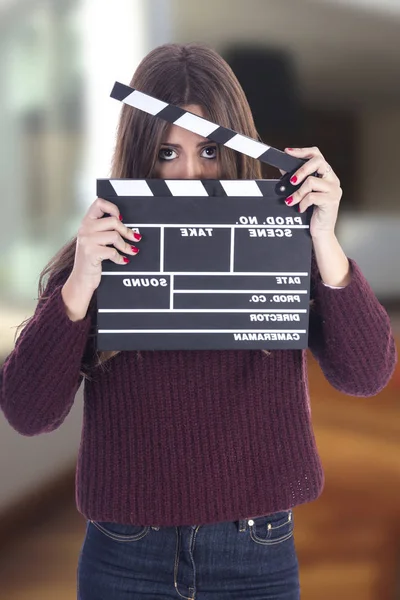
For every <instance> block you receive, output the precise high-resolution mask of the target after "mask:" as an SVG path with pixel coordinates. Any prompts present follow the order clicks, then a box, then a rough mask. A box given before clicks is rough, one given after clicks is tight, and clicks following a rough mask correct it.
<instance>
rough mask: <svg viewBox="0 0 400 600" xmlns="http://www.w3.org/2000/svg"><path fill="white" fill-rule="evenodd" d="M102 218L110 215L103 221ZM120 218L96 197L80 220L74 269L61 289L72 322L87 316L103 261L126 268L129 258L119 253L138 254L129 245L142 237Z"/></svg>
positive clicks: (116, 210) (113, 205)
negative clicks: (109, 261)
mask: <svg viewBox="0 0 400 600" xmlns="http://www.w3.org/2000/svg"><path fill="white" fill-rule="evenodd" d="M103 215H109V216H106V217H104V218H102V217H103ZM121 219H122V217H121V216H120V214H119V209H118V207H117V206H116V205H115V204H113V203H112V202H109V201H108V200H104V199H103V198H96V200H95V201H94V202H93V204H92V205H91V206H90V207H89V210H88V211H87V213H86V215H85V216H84V218H83V220H82V223H81V226H80V228H79V231H78V235H77V242H76V251H75V261H74V266H73V269H72V272H71V274H70V276H69V278H68V279H67V281H66V283H65V284H64V287H63V290H62V296H63V300H64V304H65V305H66V309H67V314H68V316H69V317H70V319H71V320H73V321H77V320H79V319H83V318H84V316H85V315H86V312H87V308H88V306H89V302H90V299H91V297H92V295H93V293H94V291H95V290H96V289H97V288H98V286H99V284H100V280H101V270H102V261H103V260H106V259H108V260H111V261H113V262H114V263H116V264H121V265H125V264H126V263H127V262H129V259H127V258H126V257H125V256H122V255H121V254H120V252H123V253H124V254H128V255H131V256H135V255H136V254H138V252H139V249H138V248H137V247H136V246H135V245H132V243H131V242H139V241H140V240H141V235H140V234H138V233H134V232H133V231H132V230H131V229H129V228H128V227H125V225H124V224H123V223H122V221H121ZM125 239H126V240H129V242H128V243H127V242H126V241H125Z"/></svg>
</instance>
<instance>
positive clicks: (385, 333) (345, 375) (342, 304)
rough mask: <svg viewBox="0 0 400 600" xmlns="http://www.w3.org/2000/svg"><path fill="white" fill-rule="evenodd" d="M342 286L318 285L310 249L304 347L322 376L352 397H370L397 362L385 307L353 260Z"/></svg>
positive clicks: (319, 280) (320, 281) (314, 262)
mask: <svg viewBox="0 0 400 600" xmlns="http://www.w3.org/2000/svg"><path fill="white" fill-rule="evenodd" d="M349 262H350V268H351V281H350V283H349V284H348V285H347V286H346V287H344V288H342V289H332V288H330V287H328V286H326V285H324V284H323V282H322V280H321V276H320V274H319V270H318V266H317V263H316V260H315V256H314V253H313V260H312V270H311V300H312V302H311V307H310V328H309V348H310V350H311V352H312V353H313V355H314V357H315V358H316V359H317V361H318V363H319V365H320V367H321V369H322V371H323V373H324V375H325V377H326V379H327V380H328V381H329V383H330V384H331V385H333V387H335V388H336V389H338V390H339V391H341V392H343V393H345V394H350V395H352V396H364V397H366V396H374V395H376V394H378V393H379V392H380V391H381V390H382V389H383V388H384V387H385V386H386V384H387V383H388V382H389V380H390V378H391V376H392V374H393V372H394V369H395V366H396V362H397V351H396V345H395V341H394V337H393V333H392V329H391V325H390V320H389V316H388V314H387V312H386V311H385V309H384V308H383V306H382V305H381V304H380V303H379V301H378V299H377V298H376V296H375V294H374V292H373V291H372V289H371V287H370V285H369V283H368V282H367V280H366V279H365V277H364V276H363V274H362V272H361V270H360V268H359V267H358V265H357V264H356V262H355V261H354V260H352V259H349Z"/></svg>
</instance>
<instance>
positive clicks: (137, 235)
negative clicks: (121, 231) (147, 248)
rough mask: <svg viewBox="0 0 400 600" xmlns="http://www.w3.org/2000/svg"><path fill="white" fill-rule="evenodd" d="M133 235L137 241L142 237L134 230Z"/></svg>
mask: <svg viewBox="0 0 400 600" xmlns="http://www.w3.org/2000/svg"><path fill="white" fill-rule="evenodd" d="M133 235H134V236H135V240H136V241H137V242H140V240H141V239H142V236H141V235H140V233H136V231H134V232H133Z"/></svg>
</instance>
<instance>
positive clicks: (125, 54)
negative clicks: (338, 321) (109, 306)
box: [0, 0, 168, 511]
mask: <svg viewBox="0 0 400 600" xmlns="http://www.w3.org/2000/svg"><path fill="white" fill-rule="evenodd" d="M157 2H161V4H162V0H113V2H99V1H98V0H84V1H83V2H82V14H81V16H80V22H81V23H82V38H83V40H84V56H83V66H84V82H85V87H86V97H85V103H86V114H85V128H86V131H85V133H86V140H87V145H86V149H85V158H84V160H83V164H82V176H81V186H82V189H81V193H82V197H83V198H84V203H85V210H86V206H88V205H89V204H90V203H91V202H93V200H94V199H95V197H96V196H95V192H96V178H97V177H107V176H108V172H109V162H110V158H111V154H112V149H113V145H114V138H115V129H116V124H117V119H118V115H119V111H120V108H121V104H120V103H119V102H117V101H116V100H112V99H110V97H109V95H110V92H111V88H112V85H113V83H114V81H116V80H119V81H121V82H123V83H129V81H130V79H131V77H132V74H133V72H134V70H135V68H136V66H137V64H138V62H139V61H140V60H141V58H142V57H143V56H144V55H145V54H146V53H147V52H148V51H149V49H150V44H151V43H153V44H154V39H153V20H152V18H151V12H152V9H153V8H154V6H155V4H156V3H157ZM163 22H164V25H165V27H167V26H168V22H167V19H166V15H165V14H164V17H163ZM154 23H155V21H154ZM157 23H158V25H157V27H158V30H157V31H161V29H160V24H159V21H157ZM24 318H26V315H25V314H21V315H20V316H19V317H17V315H16V314H14V315H13V319H15V321H14V322H13V323H10V327H11V326H15V325H16V324H18V323H20V322H21V321H23V319H24ZM2 319H7V320H8V319H9V316H8V314H2ZM3 329H4V328H3ZM12 335H14V331H13V332H12ZM10 339H11V336H10ZM8 349H9V346H8V348H7V353H8ZM3 357H4V353H3V356H2V358H3ZM81 427H82V390H80V391H79V392H78V394H77V398H76V402H75V405H74V407H73V408H72V411H71V413H70V414H69V416H68V417H67V419H66V421H65V422H64V424H63V425H62V426H61V427H60V428H59V429H58V430H57V431H55V432H52V433H50V434H43V435H40V436H37V437H29V438H28V437H23V436H21V435H19V434H18V433H16V432H15V431H14V430H13V429H11V427H10V426H9V424H8V423H7V421H6V420H5V418H4V415H3V414H2V413H1V412H0V481H1V486H0V511H1V510H2V509H4V508H5V507H6V506H7V505H9V504H10V502H12V501H13V500H14V499H16V498H18V497H20V496H21V495H23V494H24V493H26V492H28V491H30V490H32V489H34V488H36V487H39V486H40V485H41V484H42V483H44V482H45V481H47V480H49V479H51V478H52V477H53V476H55V475H57V474H59V473H60V472H62V470H63V469H66V468H68V467H69V466H70V465H73V464H74V462H75V461H76V457H77V452H78V448H79V441H80V435H81Z"/></svg>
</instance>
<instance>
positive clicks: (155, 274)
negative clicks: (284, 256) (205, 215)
mask: <svg viewBox="0 0 400 600" xmlns="http://www.w3.org/2000/svg"><path fill="white" fill-rule="evenodd" d="M101 274H102V275H154V277H157V275H160V273H159V271H102V273H101ZM163 275H176V276H177V277H179V276H186V275H191V276H192V275H193V276H197V275H216V276H218V277H220V276H223V275H256V276H257V277H307V276H308V273H299V272H297V273H285V272H282V273H281V272H277V273H263V272H262V271H254V272H251V273H247V272H243V271H235V272H234V273H231V272H230V271H221V272H219V271H204V273H203V272H202V271H180V272H179V271H178V272H176V271H164V273H163Z"/></svg>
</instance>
